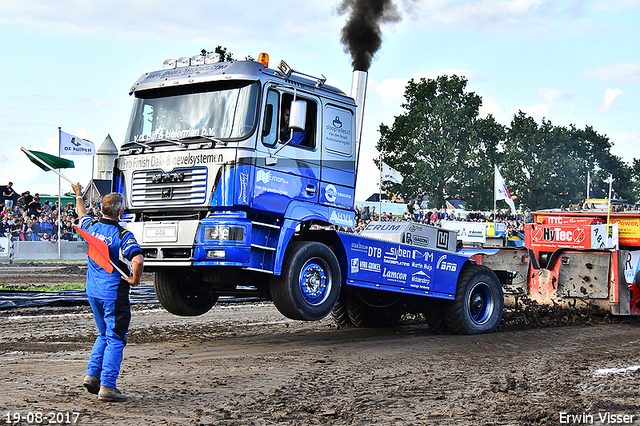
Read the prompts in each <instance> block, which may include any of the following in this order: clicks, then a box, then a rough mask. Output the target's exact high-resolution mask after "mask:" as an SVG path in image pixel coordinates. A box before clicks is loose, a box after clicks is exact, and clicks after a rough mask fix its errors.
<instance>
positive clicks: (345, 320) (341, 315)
mask: <svg viewBox="0 0 640 426" xmlns="http://www.w3.org/2000/svg"><path fill="white" fill-rule="evenodd" d="M331 317H332V318H333V321H335V323H336V325H337V326H338V327H348V326H350V325H353V324H352V323H351V320H350V319H349V313H348V312H347V304H346V303H345V301H344V299H343V298H342V297H340V298H339V299H338V301H337V302H336V306H334V307H333V309H332V310H331Z"/></svg>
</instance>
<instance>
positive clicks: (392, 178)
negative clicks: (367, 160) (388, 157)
mask: <svg viewBox="0 0 640 426" xmlns="http://www.w3.org/2000/svg"><path fill="white" fill-rule="evenodd" d="M403 179H404V178H403V177H402V175H401V174H400V172H399V171H397V170H395V169H393V168H391V167H389V166H387V165H386V164H385V163H382V182H393V183H402V180H403Z"/></svg>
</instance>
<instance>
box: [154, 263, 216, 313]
mask: <svg viewBox="0 0 640 426" xmlns="http://www.w3.org/2000/svg"><path fill="white" fill-rule="evenodd" d="M153 287H154V289H155V292H156V296H157V297H158V301H159V302H160V304H161V305H162V307H163V308H165V309H166V310H167V311H169V312H170V313H172V314H174V315H178V316H183V317H193V316H198V315H202V314H205V313H207V312H209V310H210V309H211V308H212V307H213V305H215V304H216V302H217V301H218V296H217V295H216V294H215V293H214V292H213V291H211V290H210V289H207V288H206V287H205V286H204V285H203V284H202V281H200V280H198V279H197V276H196V275H194V274H188V273H185V271H180V270H178V271H175V270H174V271H162V272H160V271H158V272H156V273H155V279H154V282H153Z"/></svg>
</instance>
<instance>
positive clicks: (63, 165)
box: [20, 146, 75, 185]
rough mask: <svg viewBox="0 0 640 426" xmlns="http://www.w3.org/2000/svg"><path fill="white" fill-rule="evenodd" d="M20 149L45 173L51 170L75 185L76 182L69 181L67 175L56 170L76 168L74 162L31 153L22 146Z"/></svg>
mask: <svg viewBox="0 0 640 426" xmlns="http://www.w3.org/2000/svg"><path fill="white" fill-rule="evenodd" d="M20 149H21V150H22V152H24V153H25V154H26V155H27V158H29V160H31V162H32V163H33V164H35V165H36V166H38V167H40V168H41V169H42V170H44V171H45V172H48V171H49V170H51V171H52V172H54V173H55V174H57V175H58V176H60V177H61V178H63V179H65V180H67V181H68V182H69V183H71V184H72V185H73V184H74V183H75V182H74V181H72V180H71V179H69V178H68V177H66V176H65V175H63V174H62V173H60V172H59V171H57V170H56V169H69V168H72V167H75V164H73V161H71V160H66V159H64V158H60V157H56V156H55V155H51V154H46V153H44V152H40V151H29V150H28V149H26V148H24V147H22V146H21V147H20Z"/></svg>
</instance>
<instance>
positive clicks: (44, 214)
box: [0, 182, 100, 242]
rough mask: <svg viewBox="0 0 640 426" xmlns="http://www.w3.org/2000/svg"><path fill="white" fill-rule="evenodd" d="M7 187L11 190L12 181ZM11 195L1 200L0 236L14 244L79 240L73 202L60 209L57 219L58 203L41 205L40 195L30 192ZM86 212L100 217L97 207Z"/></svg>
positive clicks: (4, 195) (7, 193) (4, 193)
mask: <svg viewBox="0 0 640 426" xmlns="http://www.w3.org/2000/svg"><path fill="white" fill-rule="evenodd" d="M7 188H9V189H10V190H13V189H12V184H11V182H9V185H7ZM14 194H15V193H14ZM14 194H11V192H7V191H6V190H5V191H3V194H2V195H3V196H2V197H0V236H4V237H9V238H11V239H12V240H13V241H51V242H57V241H58V238H60V239H61V240H67V241H77V240H78V239H79V236H78V234H77V233H76V232H75V230H74V229H73V224H74V223H75V221H76V219H77V218H78V214H77V213H76V209H75V205H74V204H73V203H67V204H66V205H65V206H63V207H62V208H61V209H60V217H58V202H57V201H56V202H54V203H53V204H51V203H50V202H49V201H44V202H41V200H40V194H38V193H35V194H34V195H31V192H30V191H25V192H23V193H22V194H21V195H20V196H19V197H17V194H15V195H14ZM16 198H17V199H16ZM77 201H78V202H79V201H80V200H77ZM87 212H88V214H90V215H92V216H94V217H96V218H99V214H100V209H99V208H98V206H90V207H88V208H87ZM58 223H59V224H60V232H58Z"/></svg>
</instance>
